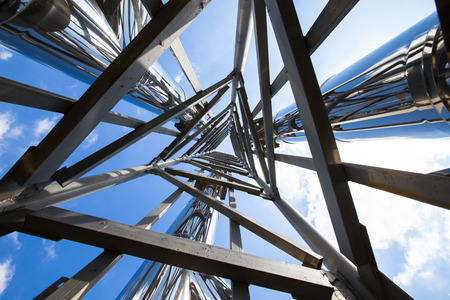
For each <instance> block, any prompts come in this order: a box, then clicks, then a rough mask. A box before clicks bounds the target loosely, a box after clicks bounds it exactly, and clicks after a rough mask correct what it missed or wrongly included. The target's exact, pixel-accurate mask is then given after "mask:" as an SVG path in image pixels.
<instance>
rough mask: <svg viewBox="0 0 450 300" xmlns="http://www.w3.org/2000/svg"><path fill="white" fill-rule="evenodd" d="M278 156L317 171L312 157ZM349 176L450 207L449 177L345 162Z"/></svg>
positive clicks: (346, 172) (366, 183)
mask: <svg viewBox="0 0 450 300" xmlns="http://www.w3.org/2000/svg"><path fill="white" fill-rule="evenodd" d="M275 159H276V160H278V161H281V162H284V163H288V164H291V165H295V166H298V167H302V168H306V169H309V170H315V166H314V162H313V160H312V159H311V158H309V157H299V156H293V155H286V154H276V155H275ZM343 166H344V170H345V174H346V175H347V179H348V180H350V181H353V182H356V183H359V184H363V185H366V186H369V187H373V188H376V189H379V190H382V191H386V192H389V193H393V194H396V195H400V196H404V197H408V198H411V199H414V200H418V201H420V202H424V203H428V204H431V205H435V206H439V207H442V208H446V209H450V197H449V195H450V177H447V176H441V175H433V174H420V173H413V172H406V171H398V170H392V169H385V168H379V167H370V166H364V165H358V164H350V163H343Z"/></svg>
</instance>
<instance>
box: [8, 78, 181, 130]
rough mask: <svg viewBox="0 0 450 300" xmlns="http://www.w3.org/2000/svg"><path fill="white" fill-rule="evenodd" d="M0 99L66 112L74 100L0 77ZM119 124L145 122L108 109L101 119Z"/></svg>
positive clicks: (135, 125)
mask: <svg viewBox="0 0 450 300" xmlns="http://www.w3.org/2000/svg"><path fill="white" fill-rule="evenodd" d="M0 101H3V102H7V103H12V104H17V105H22V106H27V107H32V108H37V109H43V110H48V111H52V112H56V113H61V114H65V113H67V112H68V111H69V110H70V109H71V108H72V106H73V105H74V103H75V102H77V101H76V100H74V99H71V98H67V97H64V96H61V95H58V94H55V93H52V92H48V91H45V90H42V89H39V88H36V87H33V86H29V85H26V84H23V83H20V82H17V81H13V80H10V79H7V78H4V77H0ZM102 121H103V122H105V123H110V124H114V125H119V126H125V127H130V128H138V127H139V126H141V125H143V124H145V122H144V121H142V120H138V119H135V118H132V117H129V116H125V115H122V114H119V113H116V112H113V111H110V112H109V113H108V114H107V115H106V116H105V117H104V118H103V120H102ZM155 132H157V133H161V134H166V135H171V136H177V134H178V132H177V131H175V130H172V129H168V128H164V127H161V128H158V129H157V130H155Z"/></svg>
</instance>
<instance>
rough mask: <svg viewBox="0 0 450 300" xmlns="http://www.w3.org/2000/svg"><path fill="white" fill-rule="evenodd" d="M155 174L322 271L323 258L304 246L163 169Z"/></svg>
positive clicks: (156, 170) (307, 264)
mask: <svg viewBox="0 0 450 300" xmlns="http://www.w3.org/2000/svg"><path fill="white" fill-rule="evenodd" d="M154 172H155V173H156V174H157V175H159V176H160V177H162V178H164V179H165V180H167V181H169V182H171V183H172V184H174V185H175V186H177V187H178V188H181V189H183V190H184V191H185V192H187V193H188V194H190V195H191V196H193V197H195V198H197V199H198V200H200V201H202V202H203V203H205V204H206V205H208V206H210V207H212V208H214V209H215V210H217V211H218V212H220V213H221V214H223V215H225V216H226V217H228V218H230V219H232V220H233V221H235V222H237V223H239V224H240V225H241V226H243V227H245V228H246V229H248V230H249V231H251V232H253V233H254V234H256V235H258V236H259V237H261V238H263V239H264V240H266V241H267V242H269V243H271V244H272V245H274V246H276V247H278V248H280V249H281V250H283V251H284V252H286V253H287V254H289V255H291V256H293V257H295V258H296V259H298V260H300V261H301V262H303V264H304V265H306V266H310V267H313V268H317V269H320V266H321V263H322V257H320V256H318V255H317V254H315V253H314V252H312V251H310V250H308V249H306V248H304V247H303V246H301V245H299V244H297V243H295V242H294V241H291V240H289V239H288V238H286V237H284V236H282V235H281V234H279V233H276V232H274V231H273V230H271V229H269V228H267V227H266V226H264V225H262V224H260V223H258V222H256V221H255V220H253V219H251V218H249V217H247V216H246V215H244V214H243V213H241V212H239V211H237V210H235V209H232V208H230V207H229V206H227V205H226V204H224V203H222V202H220V201H218V200H215V199H214V198H212V197H211V196H209V195H206V194H204V193H202V192H201V191H200V190H198V189H196V188H194V187H191V186H188V185H186V184H185V183H184V182H183V181H181V180H179V179H178V178H176V177H174V176H172V175H170V174H168V173H167V172H164V171H163V170H161V169H155V170H154Z"/></svg>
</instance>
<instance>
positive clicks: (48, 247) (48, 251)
mask: <svg viewBox="0 0 450 300" xmlns="http://www.w3.org/2000/svg"><path fill="white" fill-rule="evenodd" d="M42 247H43V248H44V254H45V256H44V258H43V259H42V262H44V263H48V262H49V261H51V260H53V259H55V258H57V257H58V255H57V254H56V249H55V247H56V243H55V242H52V241H48V240H42Z"/></svg>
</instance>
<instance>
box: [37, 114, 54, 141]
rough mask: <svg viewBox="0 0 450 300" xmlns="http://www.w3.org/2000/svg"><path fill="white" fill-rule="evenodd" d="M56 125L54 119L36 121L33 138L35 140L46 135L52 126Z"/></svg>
mask: <svg viewBox="0 0 450 300" xmlns="http://www.w3.org/2000/svg"><path fill="white" fill-rule="evenodd" d="M55 124H56V118H55V117H54V118H52V119H50V118H45V119H42V120H38V121H36V127H35V128H34V136H35V137H36V138H38V137H40V136H42V135H43V134H47V133H48V132H49V131H50V130H51V129H52V128H53V126H55Z"/></svg>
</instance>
